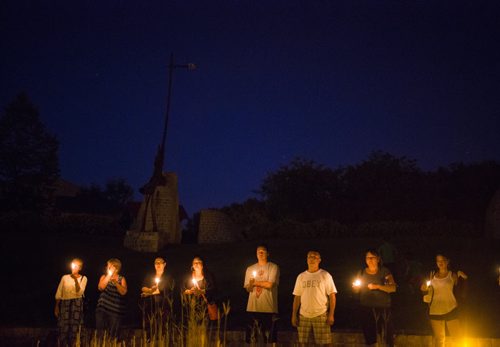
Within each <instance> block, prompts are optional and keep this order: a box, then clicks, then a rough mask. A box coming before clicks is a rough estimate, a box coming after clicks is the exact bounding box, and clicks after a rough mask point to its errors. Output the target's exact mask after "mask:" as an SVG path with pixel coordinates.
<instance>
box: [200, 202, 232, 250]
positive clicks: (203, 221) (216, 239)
mask: <svg viewBox="0 0 500 347" xmlns="http://www.w3.org/2000/svg"><path fill="white" fill-rule="evenodd" d="M240 235H241V232H240V230H239V228H238V227H237V226H236V224H234V223H233V221H232V220H231V219H230V218H229V217H228V216H227V215H226V214H224V213H223V212H221V211H218V210H210V209H206V210H201V211H200V225H199V229H198V243H224V242H235V241H238V240H240Z"/></svg>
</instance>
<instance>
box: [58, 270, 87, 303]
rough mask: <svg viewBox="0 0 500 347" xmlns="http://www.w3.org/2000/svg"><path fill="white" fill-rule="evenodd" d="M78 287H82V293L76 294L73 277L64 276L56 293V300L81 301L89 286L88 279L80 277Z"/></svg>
mask: <svg viewBox="0 0 500 347" xmlns="http://www.w3.org/2000/svg"><path fill="white" fill-rule="evenodd" d="M77 281H78V285H79V286H80V291H79V292H78V293H77V292H76V284H75V280H74V279H73V277H71V275H64V276H62V277H61V281H60V282H59V286H58V287H57V291H56V295H55V296H56V300H71V299H79V298H81V297H83V295H84V293H85V287H86V286H87V277H85V276H80V277H79V278H77Z"/></svg>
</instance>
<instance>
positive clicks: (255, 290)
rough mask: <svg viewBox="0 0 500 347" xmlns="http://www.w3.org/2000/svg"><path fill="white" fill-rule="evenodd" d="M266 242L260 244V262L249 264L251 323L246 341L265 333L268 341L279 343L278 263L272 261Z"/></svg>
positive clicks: (264, 338)
mask: <svg viewBox="0 0 500 347" xmlns="http://www.w3.org/2000/svg"><path fill="white" fill-rule="evenodd" d="M268 257H269V253H268V251H267V246H266V245H259V246H257V263H255V264H253V265H251V266H249V267H248V268H247V271H246V273H245V281H244V283H243V287H244V288H245V289H246V290H247V292H248V304H247V312H248V313H249V316H250V322H249V324H248V325H247V329H246V336H245V340H246V342H247V343H251V342H256V341H257V339H258V336H259V335H261V336H262V339H263V340H264V341H265V342H266V343H274V342H276V337H277V332H278V330H277V327H276V321H277V319H278V284H279V277H280V270H279V267H278V265H276V264H274V263H272V262H270V261H268Z"/></svg>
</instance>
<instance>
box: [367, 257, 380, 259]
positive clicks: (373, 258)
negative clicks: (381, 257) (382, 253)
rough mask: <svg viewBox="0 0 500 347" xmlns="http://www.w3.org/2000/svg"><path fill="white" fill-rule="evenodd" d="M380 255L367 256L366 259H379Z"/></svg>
mask: <svg viewBox="0 0 500 347" xmlns="http://www.w3.org/2000/svg"><path fill="white" fill-rule="evenodd" d="M377 258H378V257H366V259H377Z"/></svg>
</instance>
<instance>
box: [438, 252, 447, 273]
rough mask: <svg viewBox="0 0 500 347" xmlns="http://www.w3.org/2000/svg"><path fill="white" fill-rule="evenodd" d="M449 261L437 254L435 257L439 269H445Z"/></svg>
mask: <svg viewBox="0 0 500 347" xmlns="http://www.w3.org/2000/svg"><path fill="white" fill-rule="evenodd" d="M449 262H450V261H449V260H448V259H447V258H446V257H444V256H442V255H438V256H437V257H436V265H437V267H438V269H439V270H447V269H448V263H449Z"/></svg>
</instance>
